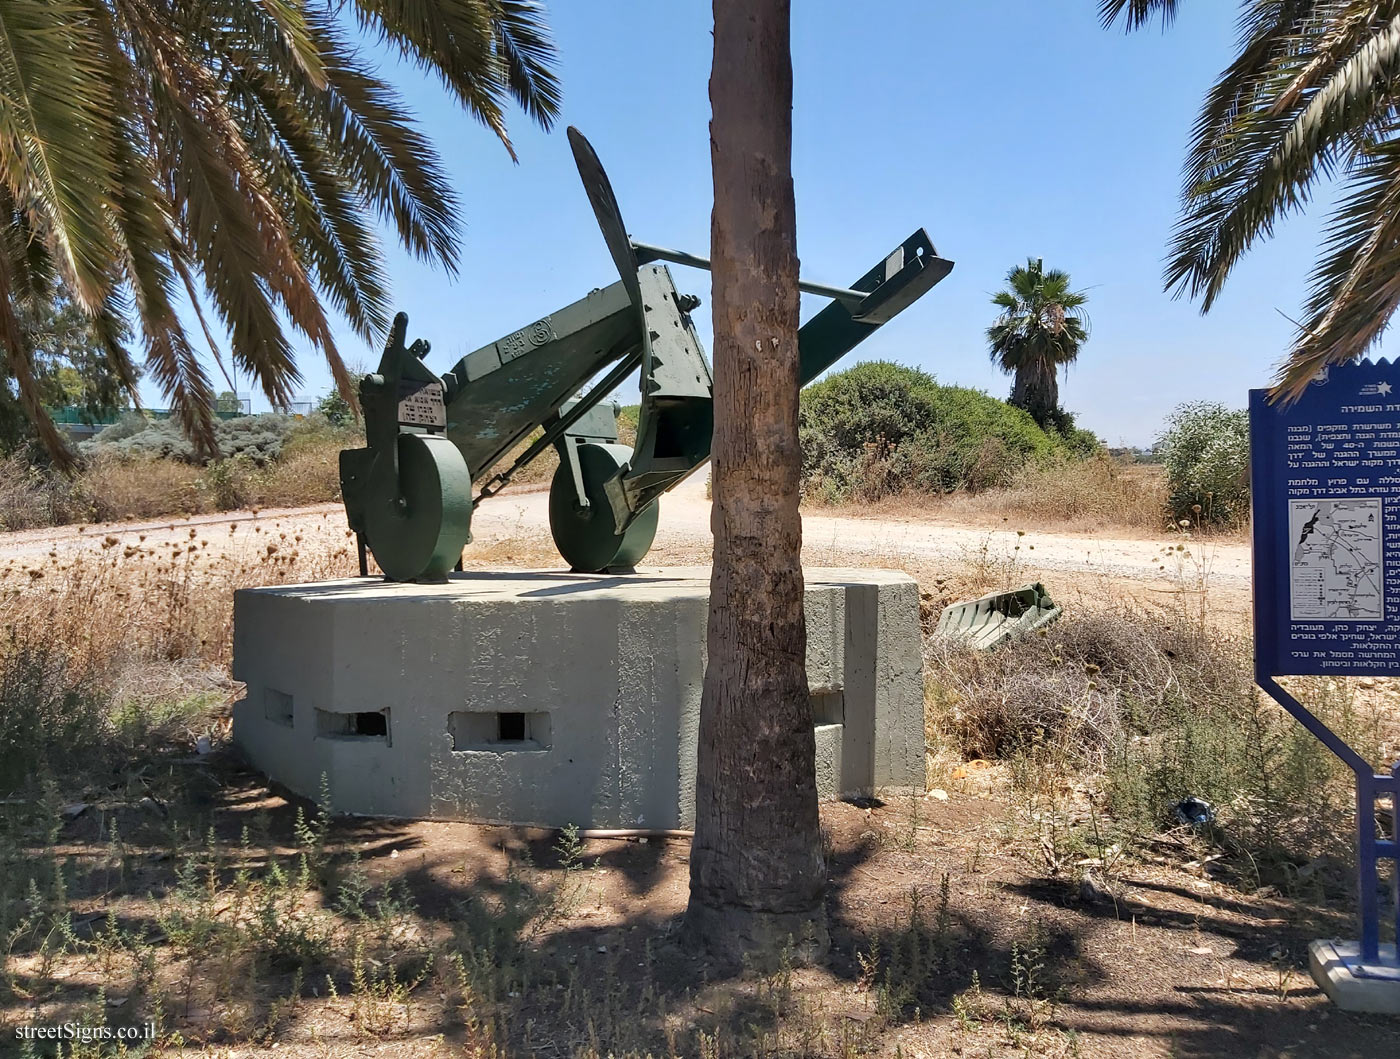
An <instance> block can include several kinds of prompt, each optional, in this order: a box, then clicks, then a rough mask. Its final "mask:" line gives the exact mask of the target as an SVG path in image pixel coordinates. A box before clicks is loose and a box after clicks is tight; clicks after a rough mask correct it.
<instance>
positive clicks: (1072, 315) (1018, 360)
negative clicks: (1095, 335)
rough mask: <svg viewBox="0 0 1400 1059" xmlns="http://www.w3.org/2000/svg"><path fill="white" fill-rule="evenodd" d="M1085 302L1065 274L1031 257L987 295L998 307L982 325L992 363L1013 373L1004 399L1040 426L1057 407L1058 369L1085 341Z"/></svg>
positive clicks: (1047, 423) (1052, 416)
mask: <svg viewBox="0 0 1400 1059" xmlns="http://www.w3.org/2000/svg"><path fill="white" fill-rule="evenodd" d="M1086 301H1088V299H1087V298H1086V297H1085V296H1084V295H1083V294H1081V293H1079V292H1077V291H1072V290H1070V287H1069V273H1067V272H1062V271H1060V270H1059V269H1051V270H1050V271H1048V272H1047V271H1046V270H1045V265H1044V262H1043V261H1042V260H1041V259H1040V258H1036V257H1033V258H1030V259H1028V260H1027V261H1026V263H1025V264H1024V265H1017V266H1016V267H1015V268H1013V269H1012V270H1011V271H1010V272H1008V273H1007V274H1006V289H1005V290H1001V291H998V292H997V293H996V294H994V295H993V296H992V304H993V305H996V306H999V307H1000V308H1001V314H1000V315H999V316H998V317H997V319H996V322H995V323H994V324H992V326H991V327H989V328H987V346H988V349H989V351H990V353H991V357H992V361H993V363H995V364H996V365H997V367H999V368H1001V370H1002V371H1004V372H1006V373H1007V374H1008V375H1014V376H1015V381H1014V382H1013V383H1012V386H1011V402H1010V403H1011V404H1013V405H1015V406H1016V407H1017V408H1024V409H1025V410H1026V411H1027V412H1029V413H1030V414H1031V416H1032V417H1033V418H1034V419H1035V421H1036V422H1037V423H1039V424H1040V425H1041V426H1050V425H1053V423H1054V421H1055V419H1056V417H1057V415H1058V413H1059V410H1060V383H1059V371H1060V368H1061V367H1064V366H1066V365H1068V364H1071V363H1073V361H1074V359H1075V358H1076V357H1078V356H1079V348H1080V347H1081V346H1082V345H1083V344H1084V343H1085V342H1086V341H1087V340H1088V337H1089V333H1088V319H1087V318H1086V317H1085V315H1084V312H1083V309H1084V304H1085V302H1086Z"/></svg>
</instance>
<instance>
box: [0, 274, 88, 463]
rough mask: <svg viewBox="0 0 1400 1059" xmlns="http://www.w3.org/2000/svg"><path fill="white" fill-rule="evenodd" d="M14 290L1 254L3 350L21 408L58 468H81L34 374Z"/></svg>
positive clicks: (0, 332)
mask: <svg viewBox="0 0 1400 1059" xmlns="http://www.w3.org/2000/svg"><path fill="white" fill-rule="evenodd" d="M13 291H14V286H13V283H12V282H11V262H10V260H9V256H8V255H7V254H0V348H3V349H4V352H5V364H6V366H7V367H8V369H9V373H10V377H11V378H12V379H14V380H15V387H16V388H17V389H18V390H19V400H20V405H21V406H22V407H23V408H24V411H25V414H27V415H28V416H29V420H30V422H31V423H32V424H33V426H34V432H35V434H37V435H38V438H39V442H40V444H42V445H43V446H44V449H45V450H46V451H47V452H48V454H49V458H50V459H52V460H53V462H54V465H55V466H57V467H58V468H60V469H61V470H65V471H72V470H73V469H74V468H75V467H76V466H77V461H76V459H75V458H74V456H73V450H72V449H70V448H69V447H68V443H67V442H66V441H65V440H64V438H63V435H62V434H61V433H59V430H58V427H56V426H55V425H54V421H53V418H52V417H51V416H50V415H49V413H48V410H47V409H46V408H45V407H44V401H43V396H42V394H41V393H40V392H39V384H38V380H37V379H36V378H35V373H34V352H33V348H32V346H31V345H30V341H29V338H28V336H27V335H25V333H24V330H23V328H22V327H21V326H20V322H19V320H18V318H17V317H16V315H15V300H14V297H13Z"/></svg>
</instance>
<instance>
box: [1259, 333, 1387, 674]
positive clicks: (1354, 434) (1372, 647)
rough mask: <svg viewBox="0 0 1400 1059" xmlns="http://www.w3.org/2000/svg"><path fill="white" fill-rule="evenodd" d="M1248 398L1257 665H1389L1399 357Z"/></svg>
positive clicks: (1299, 669)
mask: <svg viewBox="0 0 1400 1059" xmlns="http://www.w3.org/2000/svg"><path fill="white" fill-rule="evenodd" d="M1249 404H1250V435H1251V437H1250V459H1251V468H1252V472H1253V473H1252V476H1251V477H1252V482H1251V488H1252V493H1253V497H1252V500H1253V508H1254V606H1255V611H1254V614H1255V617H1254V622H1255V646H1256V652H1257V657H1258V659H1259V662H1260V663H1261V665H1262V667H1263V668H1262V669H1261V672H1265V673H1268V674H1270V675H1279V674H1337V675H1347V674H1353V675H1367V674H1370V675H1382V674H1391V675H1394V674H1400V366H1397V365H1392V364H1388V363H1387V362H1386V361H1384V360H1381V361H1378V362H1374V363H1373V362H1371V361H1362V362H1360V363H1352V364H1345V365H1342V366H1340V367H1332V368H1330V369H1329V370H1328V371H1327V373H1326V374H1325V375H1324V376H1322V377H1320V378H1319V379H1318V380H1317V381H1315V382H1313V383H1312V384H1311V385H1309V386H1308V388H1307V390H1306V391H1305V392H1304V393H1303V395H1302V396H1301V397H1300V398H1299V399H1298V400H1297V401H1295V402H1288V401H1273V400H1270V398H1269V395H1268V393H1267V392H1266V391H1264V390H1254V391H1252V392H1251V393H1250V402H1249Z"/></svg>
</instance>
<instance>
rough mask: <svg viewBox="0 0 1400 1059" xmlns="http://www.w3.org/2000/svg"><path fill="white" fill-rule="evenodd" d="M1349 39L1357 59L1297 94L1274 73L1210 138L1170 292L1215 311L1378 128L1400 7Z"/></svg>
mask: <svg viewBox="0 0 1400 1059" xmlns="http://www.w3.org/2000/svg"><path fill="white" fill-rule="evenodd" d="M1383 6H1391V7H1400V5H1396V4H1393V3H1392V4H1390V5H1383ZM1351 37H1352V43H1353V44H1354V45H1355V47H1354V48H1352V49H1351V52H1350V54H1349V55H1347V56H1346V57H1345V59H1343V60H1342V61H1340V62H1336V63H1333V64H1331V66H1330V68H1328V69H1326V70H1321V71H1319V70H1315V71H1314V73H1312V74H1310V75H1309V76H1310V78H1311V82H1312V83H1311V87H1308V88H1305V89H1299V88H1297V82H1298V77H1297V74H1296V73H1293V74H1292V75H1289V73H1287V72H1285V71H1282V70H1281V71H1277V72H1276V73H1275V74H1274V75H1273V82H1272V84H1271V85H1270V86H1263V87H1260V88H1259V90H1258V91H1257V92H1256V93H1255V94H1254V96H1253V98H1252V99H1251V101H1250V107H1249V109H1246V110H1241V111H1240V112H1238V113H1237V114H1234V115H1233V116H1232V117H1230V118H1229V119H1228V126H1227V127H1225V128H1222V129H1218V130H1216V131H1215V132H1214V133H1213V136H1214V140H1213V146H1212V147H1211V148H1210V150H1209V152H1207V153H1208V154H1209V155H1210V158H1209V166H1206V167H1204V169H1203V173H1204V175H1202V176H1201V177H1200V180H1199V182H1198V183H1197V184H1196V185H1195V186H1193V187H1190V188H1188V190H1187V191H1186V193H1185V201H1184V209H1183V213H1182V216H1181V218H1180V220H1179V221H1178V223H1177V226H1176V230H1175V234H1174V236H1173V241H1172V252H1171V257H1170V260H1169V263H1168V266H1167V270H1166V281H1167V284H1168V286H1169V288H1173V289H1176V290H1177V291H1178V292H1187V293H1190V294H1191V295H1192V296H1200V297H1201V298H1202V307H1203V309H1206V310H1208V309H1209V308H1210V306H1211V305H1212V304H1213V302H1214V300H1215V298H1216V297H1217V296H1218V295H1219V293H1220V290H1221V288H1222V287H1223V285H1224V283H1225V281H1226V280H1227V279H1228V277H1229V275H1230V272H1231V270H1232V269H1233V268H1234V266H1235V264H1236V263H1238V261H1239V259H1240V258H1241V257H1242V256H1243V255H1244V254H1245V253H1246V252H1247V251H1248V250H1249V249H1250V247H1251V246H1253V244H1254V243H1255V242H1256V241H1257V240H1258V239H1260V238H1262V237H1267V236H1269V235H1271V234H1272V233H1273V230H1274V226H1275V224H1276V223H1277V221H1278V220H1279V219H1280V218H1281V217H1283V216H1286V215H1287V214H1289V213H1290V212H1292V211H1293V210H1296V209H1298V208H1301V207H1302V206H1303V205H1304V204H1305V203H1306V202H1307V201H1308V200H1309V197H1310V195H1311V191H1312V188H1313V186H1314V184H1315V183H1316V181H1317V180H1318V178H1319V177H1326V176H1330V175H1331V174H1332V173H1333V172H1334V171H1335V168H1336V166H1337V165H1338V163H1339V160H1340V159H1341V157H1342V154H1343V152H1344V150H1345V149H1346V147H1347V145H1348V144H1350V143H1351V142H1353V141H1354V140H1355V139H1356V138H1358V137H1359V136H1362V134H1363V133H1364V130H1365V129H1366V128H1367V127H1368V126H1369V125H1370V124H1371V122H1372V121H1373V119H1374V116H1375V114H1376V111H1377V108H1378V107H1379V106H1382V105H1384V104H1383V100H1385V99H1386V97H1387V95H1388V93H1389V84H1390V82H1391V79H1392V78H1395V77H1397V76H1400V11H1397V13H1395V14H1392V15H1391V16H1390V17H1389V18H1388V19H1387V20H1386V21H1385V22H1384V23H1383V24H1381V25H1379V26H1371V25H1367V26H1366V27H1365V28H1364V29H1353V31H1352V34H1351ZM1297 61H1303V62H1305V60H1296V59H1295V63H1296V62H1297ZM1309 65H1310V64H1309ZM1284 92H1287V93H1291V95H1292V98H1294V100H1295V102H1294V103H1293V104H1292V105H1291V106H1289V107H1281V106H1279V105H1278V100H1279V98H1280V94H1281V93H1284ZM1197 168H1202V164H1201V160H1200V159H1197ZM1193 176H1194V174H1193Z"/></svg>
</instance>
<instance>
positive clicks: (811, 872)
mask: <svg viewBox="0 0 1400 1059" xmlns="http://www.w3.org/2000/svg"><path fill="white" fill-rule="evenodd" d="M714 18H715V50H714V65H713V68H712V71H711V75H710V101H711V105H712V107H713V117H712V120H711V123H710V157H711V163H712V169H713V176H714V187H715V206H714V213H713V215H712V218H711V235H710V238H711V246H710V254H711V260H712V262H713V265H712V269H713V272H712V274H713V278H714V279H713V282H714V286H713V301H714V305H713V313H714V329H715V353H714V365H715V372H714V375H715V388H714V397H715V434H714V445H713V449H712V452H713V458H714V469H713V472H712V482H713V494H714V508H713V514H712V516H711V522H712V526H713V529H714V537H715V550H714V570H713V574H712V575H711V582H710V612H709V628H708V643H709V664H708V666H707V668H706V670H705V684H704V690H703V693H702V697H701V704H700V739H699V762H698V768H697V773H696V806H695V839H694V842H693V845H692V848H691V859H690V904H689V907H688V908H687V910H686V929H687V933H688V935H689V937H690V938H691V939H692V940H693V941H696V942H699V943H701V944H703V945H704V946H705V947H706V948H708V949H710V951H711V952H712V953H713V954H714V955H715V956H717V957H718V958H719V959H721V960H722V961H724V962H736V961H737V960H738V958H739V957H741V956H744V955H748V956H750V957H751V958H752V959H757V960H758V961H759V962H760V963H763V962H771V960H772V958H773V957H775V956H776V955H777V954H778V953H779V952H780V950H782V949H783V948H784V947H785V946H786V945H788V944H789V943H790V942H791V944H792V945H793V946H794V949H795V950H796V951H797V953H798V954H799V955H803V956H807V957H811V956H814V955H816V954H817V953H819V952H821V951H824V950H825V947H826V943H827V935H826V923H825V916H824V906H823V892H824V889H825V885H826V866H825V863H824V862H823V860H822V853H821V840H820V824H819V820H818V816H817V791H816V763H815V757H816V748H815V742H814V735H813V730H812V711H811V702H810V699H809V692H808V688H807V672H806V654H807V628H806V621H805V617H804V614H803V605H802V598H803V582H802V565H801V557H800V551H801V544H802V523H801V520H800V518H799V516H798V513H797V497H798V493H797V489H798V478H799V473H800V470H801V451H800V449H799V447H798V442H797V392H798V356H797V324H798V293H797V249H796V244H797V222H796V210H795V207H794V203H793V187H792V57H791V54H790V48H789V0H714ZM765 957H766V960H765Z"/></svg>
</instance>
